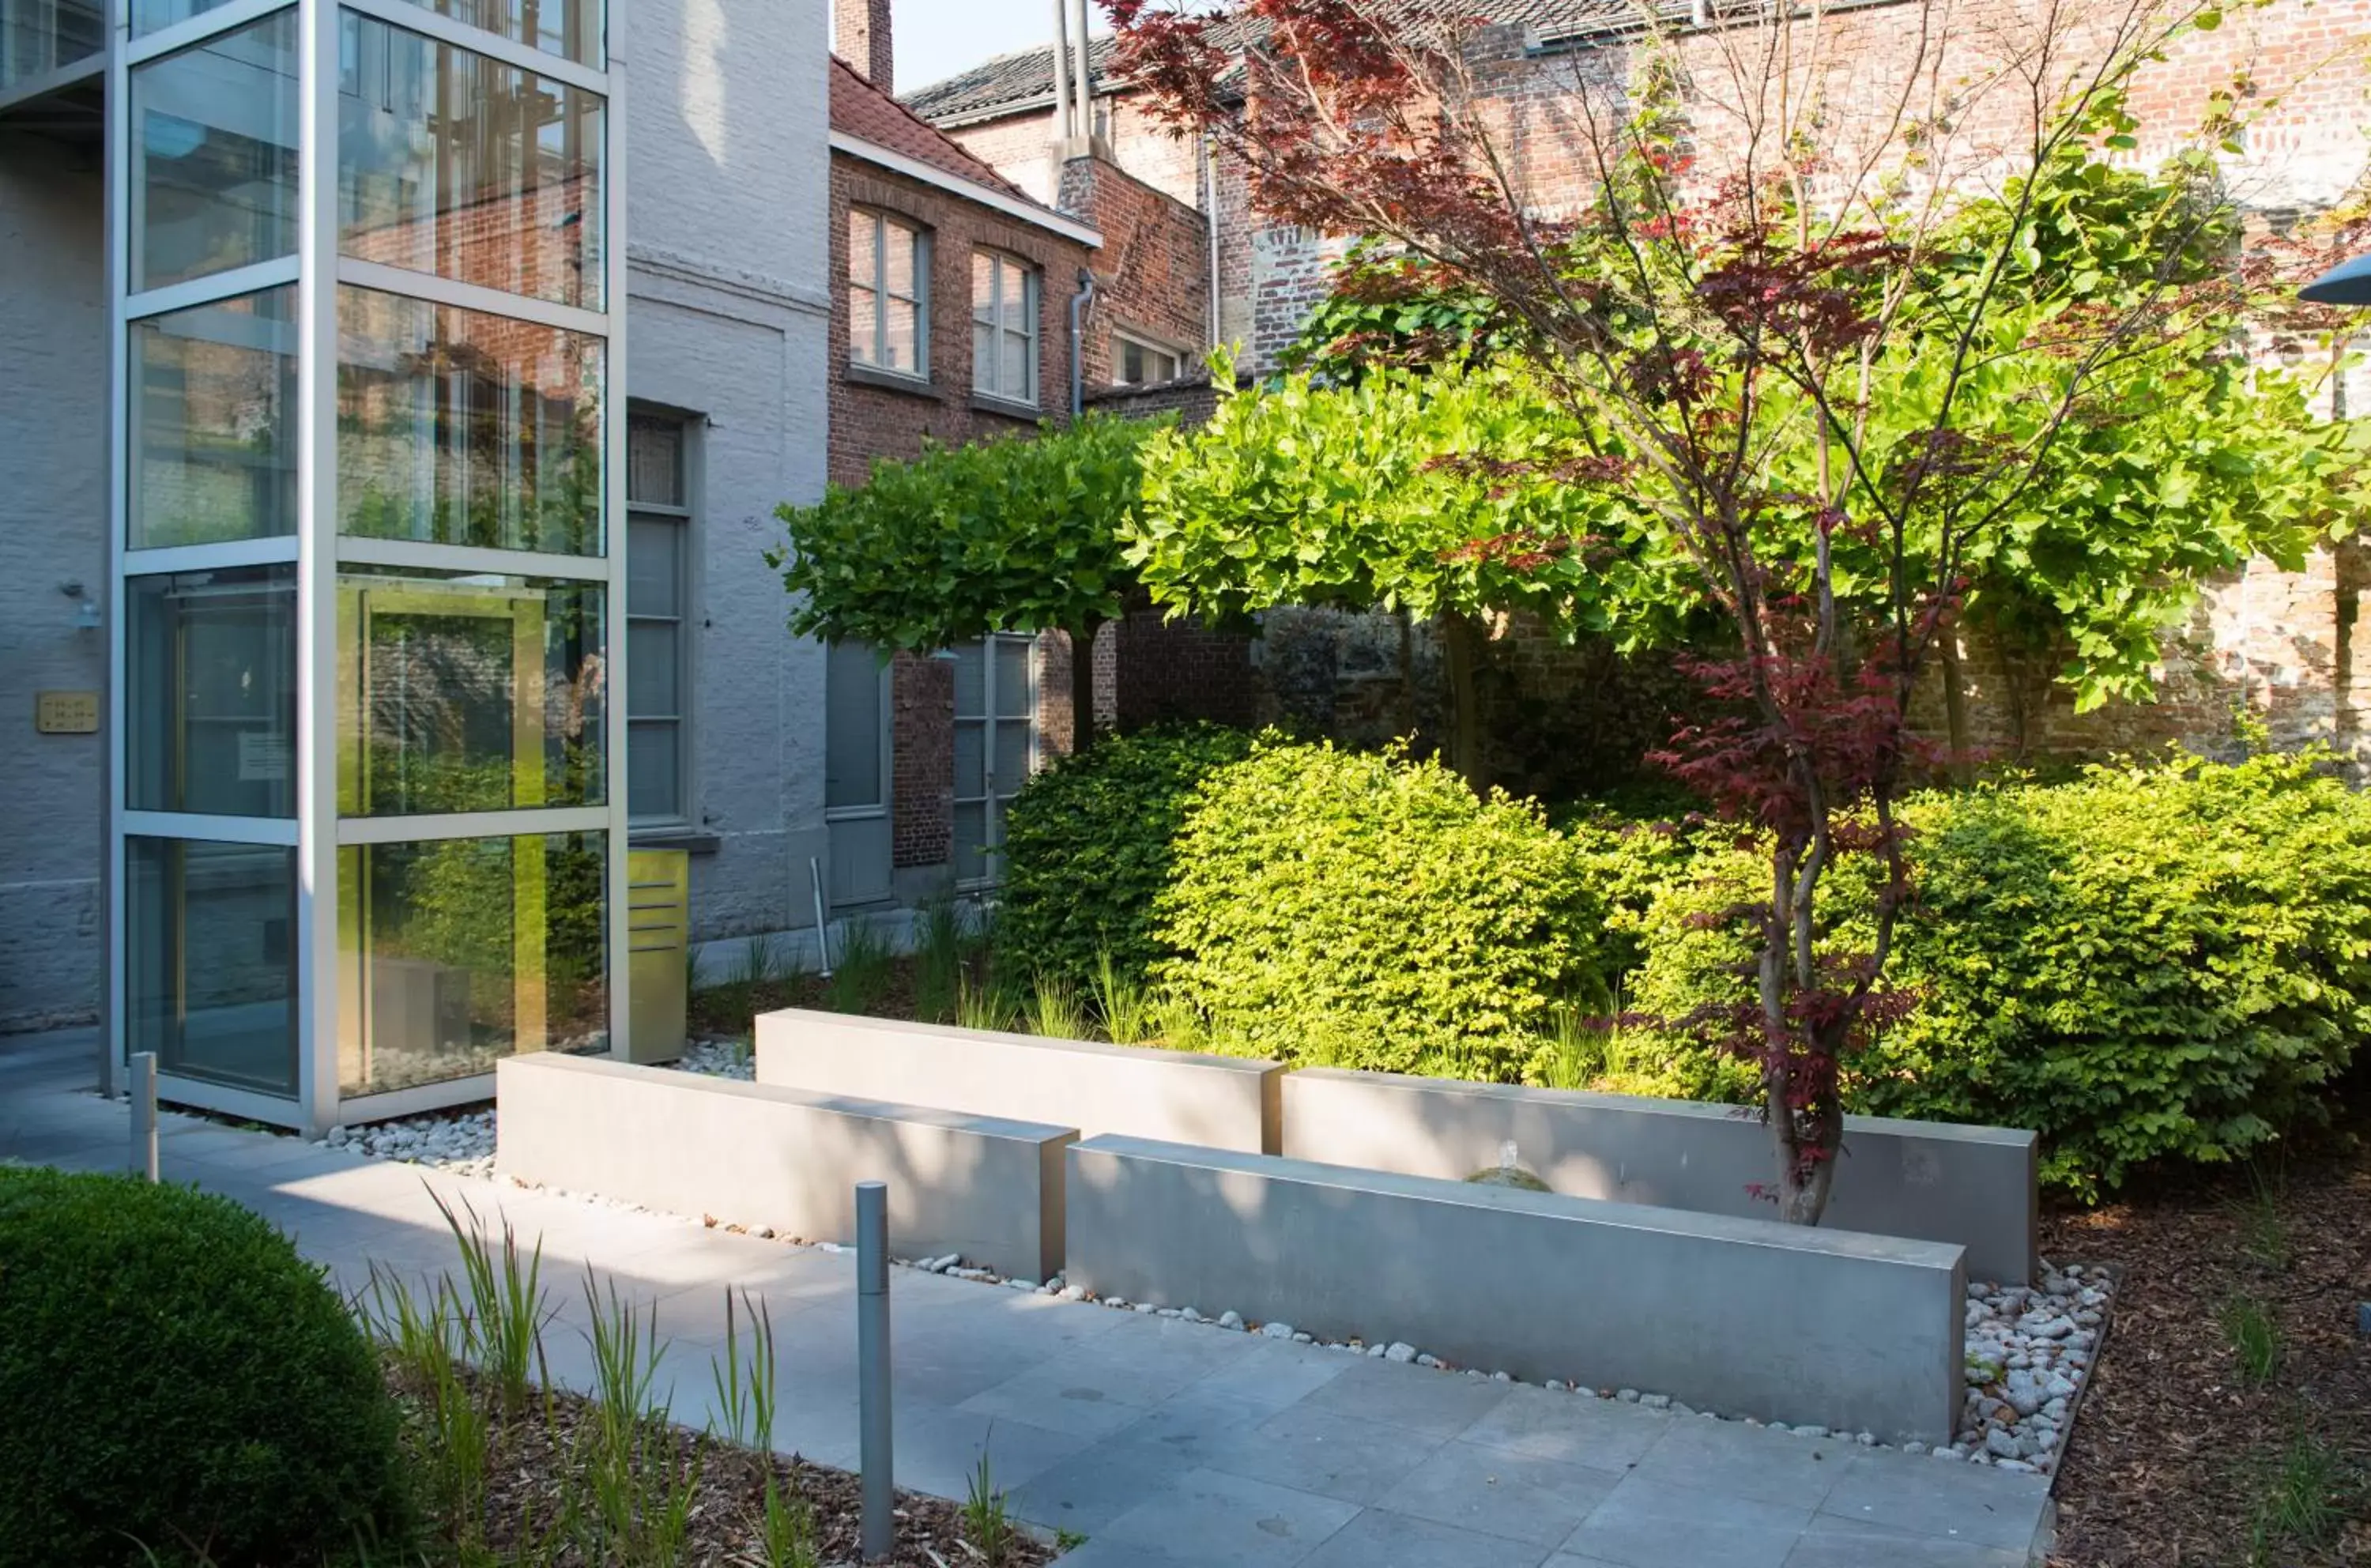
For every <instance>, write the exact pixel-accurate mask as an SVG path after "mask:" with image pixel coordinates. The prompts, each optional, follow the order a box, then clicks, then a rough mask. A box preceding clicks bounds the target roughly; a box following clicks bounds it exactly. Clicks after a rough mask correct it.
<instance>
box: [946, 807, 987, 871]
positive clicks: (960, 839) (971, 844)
mask: <svg viewBox="0 0 2371 1568" xmlns="http://www.w3.org/2000/svg"><path fill="white" fill-rule="evenodd" d="M987 811H988V808H987V807H986V806H984V805H982V804H980V803H978V802H977V801H975V802H973V803H972V804H970V805H967V806H957V807H956V808H955V821H954V829H955V831H954V863H955V880H956V881H957V882H978V881H979V880H980V879H981V878H983V877H985V876H987V875H988V816H987Z"/></svg>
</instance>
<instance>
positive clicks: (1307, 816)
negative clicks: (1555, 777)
mask: <svg viewBox="0 0 2371 1568" xmlns="http://www.w3.org/2000/svg"><path fill="white" fill-rule="evenodd" d="M1154 908H1155V911H1156V914H1157V917H1158V924H1157V928H1156V940H1157V942H1158V944H1159V945H1160V946H1162V948H1165V949H1166V950H1167V951H1168V953H1169V954H1170V956H1166V957H1163V958H1162V959H1160V960H1158V961H1157V962H1156V963H1155V964H1154V965H1153V974H1154V977H1155V979H1156V980H1157V981H1158V982H1159V984H1160V985H1161V986H1162V988H1163V989H1164V991H1165V992H1166V993H1167V994H1168V996H1169V997H1171V998H1173V1000H1174V1001H1175V1002H1177V1003H1181V1004H1183V1005H1185V1006H1186V1007H1188V1008H1190V1009H1193V1010H1194V1011H1196V1012H1197V1013H1198V1014H1200V1015H1201V1016H1202V1017H1203V1018H1204V1019H1206V1020H1209V1023H1210V1025H1211V1026H1212V1028H1213V1030H1214V1031H1215V1032H1220V1033H1221V1034H1223V1035H1225V1036H1226V1037H1228V1038H1230V1039H1231V1040H1232V1041H1234V1042H1237V1043H1240V1044H1242V1045H1243V1046H1247V1047H1249V1048H1251V1049H1254V1050H1256V1051H1258V1052H1259V1053H1261V1054H1263V1055H1273V1056H1277V1057H1278V1058H1280V1059H1283V1060H1288V1061H1292V1062H1302V1063H1321V1062H1322V1063H1325V1064H1329V1065H1334V1066H1359V1067H1376V1068H1382V1069H1386V1070H1389V1071H1394V1072H1407V1071H1412V1070H1417V1069H1419V1068H1432V1069H1438V1070H1451V1071H1457V1072H1459V1073H1461V1074H1462V1075H1463V1076H1471V1077H1481V1078H1509V1077H1513V1076H1515V1075H1516V1074H1517V1073H1518V1072H1520V1070H1521V1065H1522V1062H1523V1061H1524V1059H1525V1058H1526V1057H1527V1056H1528V1055H1529V1053H1530V1049H1531V1045H1532V1037H1533V1036H1536V1035H1538V1034H1540V1033H1542V1032H1545V1031H1546V1030H1547V1028H1548V1027H1549V1026H1550V1023H1551V1020H1552V1016H1553V1014H1554V1012H1555V1010H1556V1009H1557V1008H1558V1007H1559V1006H1562V1005H1567V1004H1573V1005H1579V1006H1583V1007H1594V1006H1597V1005H1599V1004H1600V1002H1601V1001H1602V976H1601V974H1600V973H1599V967H1598V958H1597V954H1598V948H1597V931H1598V928H1599V926H1600V924H1601V921H1602V909H1601V906H1600V903H1599V900H1598V898H1597V896H1596V895H1595V894H1594V893H1593V892H1592V891H1591V889H1590V883H1589V880H1588V878H1587V877H1586V876H1585V874H1584V868H1583V866H1582V864H1581V861H1580V860H1579V858H1578V857H1577V856H1576V855H1575V854H1574V852H1573V847H1572V846H1571V844H1570V843H1569V842H1568V841H1567V839H1566V838H1565V837H1564V836H1562V835H1560V834H1558V833H1556V831H1555V830H1554V829H1552V828H1551V827H1549V826H1548V824H1547V822H1546V819H1545V818H1544V816H1543V815H1542V814H1541V813H1540V812H1539V810H1538V809H1537V808H1536V807H1534V806H1532V805H1531V804H1529V803H1528V802H1518V801H1511V800H1509V799H1508V798H1507V797H1506V796H1504V795H1502V794H1497V793H1495V792H1494V793H1493V794H1492V795H1491V796H1490V797H1489V798H1488V799H1486V800H1485V799H1478V798H1476V797H1475V794H1474V792H1473V790H1470V789H1468V788H1467V787H1466V785H1465V783H1464V781H1463V780H1462V779H1460V778H1458V777H1457V776H1456V775H1455V774H1453V773H1452V772H1450V771H1449V770H1448V769H1446V768H1444V767H1440V766H1439V765H1437V764H1435V763H1431V762H1414V761H1410V760H1408V759H1407V758H1405V756H1399V755H1371V754H1362V753H1357V752H1347V751H1340V750H1337V749H1336V748H1335V747H1333V746H1332V745H1328V744H1297V743H1293V742H1290V741H1287V740H1285V739H1283V738H1282V737H1280V736H1276V735H1268V736H1264V737H1262V739H1261V741H1260V742H1259V744H1257V746H1255V748H1254V749H1253V751H1252V752H1251V754H1250V755H1247V756H1245V757H1243V758H1242V759H1241V760H1240V761H1235V762H1231V763H1228V764H1226V765H1225V766H1223V767H1217V768H1215V769H1212V770H1211V771H1210V772H1209V774H1208V776H1207V777H1206V778H1204V779H1203V781H1202V783H1201V786H1200V788H1199V790H1197V793H1196V795H1195V797H1194V800H1193V802H1192V805H1191V809H1190V810H1189V811H1188V812H1187V813H1185V824H1184V828H1183V831H1182V832H1181V833H1180V834H1179V835H1178V836H1177V837H1176V839H1175V841H1174V850H1173V853H1172V856H1171V864H1170V869H1169V874H1168V878H1167V883H1166V885H1165V886H1164V887H1163V888H1162V889H1161V891H1160V894H1159V896H1158V898H1157V899H1156V900H1155V901H1154Z"/></svg>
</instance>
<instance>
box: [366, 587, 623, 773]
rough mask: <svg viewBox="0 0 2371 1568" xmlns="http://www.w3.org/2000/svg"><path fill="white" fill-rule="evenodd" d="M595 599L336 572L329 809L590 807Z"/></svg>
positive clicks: (559, 591) (591, 593)
mask: <svg viewBox="0 0 2371 1568" xmlns="http://www.w3.org/2000/svg"><path fill="white" fill-rule="evenodd" d="M602 597H603V590H602V589H601V587H600V586H599V585H597V584H594V583H584V582H549V581H545V580H542V579H537V578H526V577H497V576H492V575H468V576H465V575H462V574H459V573H450V574H433V573H424V572H423V573H415V574H405V573H402V572H399V571H370V570H369V569H367V568H359V567H357V568H351V569H349V570H347V571H342V572H341V573H340V574H339V577H338V704H339V706H338V809H339V811H340V812H341V813H344V814H345V815H347V816H390V815H403V814H407V813H421V812H484V811H503V810H506V809H508V808H510V807H513V806H589V805H598V804H600V803H601V802H602V801H603V800H604V799H605V798H606V796H605V790H606V787H607V786H606V780H605V778H604V768H603V767H602V755H601V753H602V739H601V736H602V713H603V709H604V707H605V689H606V682H605V681H604V679H603V673H602V665H603V663H604V661H603V657H602V641H601V638H602V610H603V605H602Z"/></svg>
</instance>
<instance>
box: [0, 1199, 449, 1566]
mask: <svg viewBox="0 0 2371 1568" xmlns="http://www.w3.org/2000/svg"><path fill="white" fill-rule="evenodd" d="M0 1412H6V1419H0V1477H6V1480H5V1482H0V1565H5V1568H54V1565H56V1564H60V1563H75V1564H87V1565H90V1568H106V1565H109V1564H119V1563H121V1564H129V1563H146V1562H149V1557H148V1555H147V1553H148V1552H151V1551H153V1552H154V1553H155V1557H156V1561H158V1562H174V1563H179V1562H198V1561H204V1562H210V1563H211V1564H213V1565H214V1568H242V1565H246V1564H265V1563H269V1564H275V1565H279V1564H289V1565H294V1564H301V1563H318V1562H322V1561H324V1560H325V1558H330V1557H342V1556H343V1555H344V1554H347V1553H351V1552H352V1551H353V1550H354V1548H355V1547H356V1545H357V1544H358V1543H376V1544H380V1545H387V1544H390V1543H391V1544H394V1545H397V1546H399V1545H400V1544H401V1541H400V1539H399V1538H400V1537H401V1536H402V1534H403V1531H404V1528H405V1526H406V1520H407V1514H406V1505H405V1494H404V1488H403V1483H402V1475H401V1472H400V1470H399V1457H398V1450H397V1424H398V1423H397V1414H396V1411H395V1408H394V1405H393V1403H392V1402H391V1401H390V1400H389V1398H388V1395H387V1390H386V1388H385V1385H384V1384H383V1383H382V1381H381V1378H380V1373H379V1367H378V1364H377V1361H376V1357H375V1356H374V1355H373V1353H372V1351H371V1349H370V1347H369V1345H368V1344H367V1343H365V1341H364V1337H363V1334H362V1332H361V1330H360V1329H359V1328H358V1327H357V1326H356V1324H355V1323H354V1321H353V1319H352V1318H351V1317H350V1316H349V1315H348V1314H347V1311H346V1309H345V1307H344V1304H343V1303H341V1301H340V1300H339V1299H338V1297H337V1296H336V1295H335V1294H334V1293H333V1292H332V1291H331V1290H330V1287H329V1286H327V1285H325V1284H324V1283H323V1282H322V1279H321V1276H320V1274H319V1271H318V1269H316V1268H315V1267H314V1266H313V1265H311V1264H309V1263H307V1262H305V1261H304V1260H303V1259H302V1258H300V1257H299V1256H298V1255H297V1253H296V1250H295V1247H294V1246H293V1245H291V1244H290V1242H289V1241H288V1240H287V1239H286V1238H285V1237H283V1236H282V1235H281V1234H280V1233H279V1232H278V1231H276V1230H274V1229H273V1228H272V1227H271V1226H270V1225H269V1224H267V1223H266V1222H265V1221H264V1220H263V1219H262V1218H260V1216H257V1215H255V1214H253V1213H250V1212H249V1211H248V1210H246V1209H244V1208H241V1207H239V1206H238V1205H237V1204H234V1203H232V1202H230V1201H229V1200H228V1199H226V1198H222V1197H217V1196H213V1195H209V1194H206V1193H200V1192H198V1191H196V1190H195V1189H192V1188H182V1187H172V1186H160V1185H151V1184H149V1183H147V1182H138V1181H133V1180H131V1179H128V1178H125V1177H121V1176H105V1175H87V1174H69V1173H66V1172H63V1171H56V1170H42V1169H36V1168H27V1167H0ZM201 1553H202V1554H203V1555H202V1558H201V1556H200V1554H201Z"/></svg>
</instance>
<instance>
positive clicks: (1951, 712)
mask: <svg viewBox="0 0 2371 1568" xmlns="http://www.w3.org/2000/svg"><path fill="white" fill-rule="evenodd" d="M1935 653H1936V660H1937V671H1938V673H1939V674H1941V676H1942V680H1943V728H1944V732H1945V734H1944V739H1945V741H1946V742H1947V743H1948V744H1949V746H1950V748H1951V758H1950V767H1951V782H1953V783H1954V784H1957V785H1959V786H1960V788H1962V789H1965V788H1966V787H1967V786H1968V785H1969V784H1971V783H1973V782H1974V781H1975V777H1976V765H1975V756H1974V746H1973V744H1972V743H1971V742H1970V741H1969V739H1968V673H1967V671H1966V670H1965V669H1964V668H1963V667H1962V666H1961V665H1960V636H1959V629H1958V628H1956V627H1948V626H1947V627H1945V628H1943V631H1942V635H1941V636H1939V637H1937V638H1936V639H1935Z"/></svg>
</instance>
